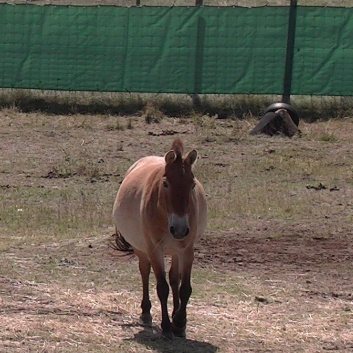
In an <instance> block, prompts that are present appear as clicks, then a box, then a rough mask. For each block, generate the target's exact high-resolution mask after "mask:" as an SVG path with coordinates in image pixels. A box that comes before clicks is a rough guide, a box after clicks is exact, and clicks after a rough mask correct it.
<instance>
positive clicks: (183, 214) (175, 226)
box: [161, 139, 197, 239]
mask: <svg viewBox="0 0 353 353" xmlns="http://www.w3.org/2000/svg"><path fill="white" fill-rule="evenodd" d="M182 153H183V145H182V143H181V141H180V140H179V139H176V140H175V141H174V143H173V145H172V149H171V150H170V151H169V152H167V153H166V155H165V157H164V158H165V163H166V166H165V173H164V176H163V179H162V186H161V187H162V188H163V190H164V192H163V194H164V195H165V201H166V208H167V212H168V227H169V232H170V234H171V235H172V236H173V237H174V238H175V239H183V238H185V237H186V236H187V235H188V234H189V232H190V229H189V211H190V207H191V205H190V200H191V197H190V196H191V193H192V192H194V191H193V189H194V187H195V185H196V181H195V177H194V174H193V173H192V165H193V164H194V163H195V161H196V159H197V151H196V150H192V151H191V152H189V153H188V154H187V155H186V156H185V157H183V156H182Z"/></svg>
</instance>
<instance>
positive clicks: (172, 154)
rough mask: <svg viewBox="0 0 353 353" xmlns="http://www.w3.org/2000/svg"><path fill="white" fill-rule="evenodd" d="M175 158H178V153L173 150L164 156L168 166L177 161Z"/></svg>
mask: <svg viewBox="0 0 353 353" xmlns="http://www.w3.org/2000/svg"><path fill="white" fill-rule="evenodd" d="M175 158H176V153H175V152H174V151H173V150H170V151H169V152H167V153H166V154H165V156H164V160H165V162H166V164H169V163H173V162H174V161H175Z"/></svg>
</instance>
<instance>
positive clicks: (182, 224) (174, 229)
mask: <svg viewBox="0 0 353 353" xmlns="http://www.w3.org/2000/svg"><path fill="white" fill-rule="evenodd" d="M188 218H189V217H188V216H187V215H185V216H184V217H179V216H178V215H176V214H174V213H172V214H171V215H169V216H168V223H169V232H170V234H171V235H172V236H173V238H174V239H178V240H181V239H184V238H185V237H186V236H188V235H189V233H190V228H189V220H188Z"/></svg>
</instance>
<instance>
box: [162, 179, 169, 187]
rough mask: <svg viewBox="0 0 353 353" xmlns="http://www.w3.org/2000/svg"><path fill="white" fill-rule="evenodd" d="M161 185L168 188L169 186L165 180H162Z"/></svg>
mask: <svg viewBox="0 0 353 353" xmlns="http://www.w3.org/2000/svg"><path fill="white" fill-rule="evenodd" d="M163 187H164V188H168V187H169V184H168V182H167V181H166V180H163Z"/></svg>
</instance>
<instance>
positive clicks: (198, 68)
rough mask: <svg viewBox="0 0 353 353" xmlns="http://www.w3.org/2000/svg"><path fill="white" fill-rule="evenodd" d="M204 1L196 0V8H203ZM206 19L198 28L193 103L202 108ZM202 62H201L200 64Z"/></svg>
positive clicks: (200, 21) (200, 20)
mask: <svg viewBox="0 0 353 353" xmlns="http://www.w3.org/2000/svg"><path fill="white" fill-rule="evenodd" d="M202 5H203V0H195V6H202ZM204 27H205V25H204V19H201V18H199V21H198V26H197V43H196V62H195V77H194V80H195V81H194V84H195V86H194V93H193V95H192V103H193V105H194V106H195V107H200V106H201V99H200V96H199V94H198V93H199V92H200V90H201V80H202V66H203V45H204V39H205V38H204V37H205V28H204ZM200 61H201V62H200Z"/></svg>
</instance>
